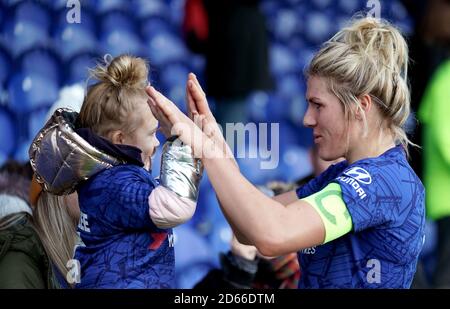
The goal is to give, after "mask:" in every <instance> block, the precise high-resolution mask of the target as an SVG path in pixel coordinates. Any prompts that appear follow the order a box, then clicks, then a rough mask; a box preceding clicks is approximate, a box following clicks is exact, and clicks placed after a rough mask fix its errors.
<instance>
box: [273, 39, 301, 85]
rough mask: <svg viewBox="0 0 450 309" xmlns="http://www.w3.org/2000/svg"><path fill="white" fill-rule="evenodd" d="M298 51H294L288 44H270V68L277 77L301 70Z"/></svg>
mask: <svg viewBox="0 0 450 309" xmlns="http://www.w3.org/2000/svg"><path fill="white" fill-rule="evenodd" d="M296 52H298V51H295V52H293V51H291V50H290V49H289V48H288V47H287V46H284V45H281V44H278V43H274V44H272V45H271V46H270V50H269V60H270V69H271V71H272V73H273V74H274V75H275V77H276V78H278V77H279V76H281V75H284V74H288V73H293V72H298V71H299V64H298V59H297V56H296Z"/></svg>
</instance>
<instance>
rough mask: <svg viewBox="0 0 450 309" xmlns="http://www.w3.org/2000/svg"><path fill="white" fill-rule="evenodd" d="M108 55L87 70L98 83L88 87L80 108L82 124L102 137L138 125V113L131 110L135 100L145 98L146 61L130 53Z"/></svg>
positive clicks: (126, 130)
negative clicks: (115, 55) (100, 62)
mask: <svg viewBox="0 0 450 309" xmlns="http://www.w3.org/2000/svg"><path fill="white" fill-rule="evenodd" d="M111 58H112V57H111V56H110V55H107V56H105V61H104V62H105V63H103V64H98V65H97V66H96V67H95V68H94V69H92V70H90V71H91V77H92V78H94V79H95V80H97V81H98V83H96V84H94V85H93V86H91V87H90V88H89V89H88V92H87V94H86V97H85V98H84V102H83V106H82V107H81V111H80V121H81V125H82V126H83V127H87V128H91V129H92V130H93V131H94V132H95V133H97V134H98V135H100V136H102V137H105V138H109V134H110V133H111V132H112V131H113V130H119V129H120V130H122V131H124V132H125V133H127V134H130V133H133V132H134V130H136V129H137V128H138V127H139V124H140V119H139V118H138V117H139V113H132V111H134V110H136V108H137V102H138V100H137V99H145V100H147V94H146V93H145V87H146V86H147V85H148V72H149V67H148V64H147V62H146V61H145V60H144V59H142V58H139V57H134V56H130V55H120V56H118V57H115V58H113V59H111Z"/></svg>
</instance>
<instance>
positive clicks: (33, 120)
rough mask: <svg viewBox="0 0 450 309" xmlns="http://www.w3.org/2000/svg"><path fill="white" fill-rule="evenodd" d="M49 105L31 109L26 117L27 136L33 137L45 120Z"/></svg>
mask: <svg viewBox="0 0 450 309" xmlns="http://www.w3.org/2000/svg"><path fill="white" fill-rule="evenodd" d="M49 109H50V106H44V107H41V108H38V109H36V110H34V111H32V112H31V113H30V114H29V118H28V137H29V138H30V139H33V138H34V137H35V136H36V134H37V133H38V132H39V130H41V129H42V127H43V126H44V124H45V123H46V121H47V113H48V110H49Z"/></svg>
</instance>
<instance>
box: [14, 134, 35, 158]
mask: <svg viewBox="0 0 450 309" xmlns="http://www.w3.org/2000/svg"><path fill="white" fill-rule="evenodd" d="M32 141H33V139H32V138H30V139H27V140H25V141H23V142H21V143H19V145H18V147H17V149H16V151H15V152H14V160H16V161H19V162H22V163H25V162H27V161H29V160H30V156H29V155H28V150H29V149H30V145H31V142H32Z"/></svg>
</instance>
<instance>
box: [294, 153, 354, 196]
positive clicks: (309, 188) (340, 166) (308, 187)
mask: <svg viewBox="0 0 450 309" xmlns="http://www.w3.org/2000/svg"><path fill="white" fill-rule="evenodd" d="M346 167H347V162H346V161H343V162H339V163H337V164H334V165H331V166H330V167H328V168H327V169H326V170H325V171H324V172H323V173H322V174H320V175H319V176H317V177H315V178H314V179H312V180H310V181H309V182H308V183H306V184H305V185H303V186H301V187H299V188H298V189H297V190H296V193H297V197H298V198H299V199H302V198H304V197H307V196H310V195H312V194H314V193H316V192H319V191H320V190H322V189H323V188H324V187H325V186H326V185H328V184H329V183H330V182H331V181H332V180H333V179H334V178H335V177H337V176H338V175H339V174H340V173H341V172H342V171H343V170H344V169H345V168H346Z"/></svg>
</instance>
